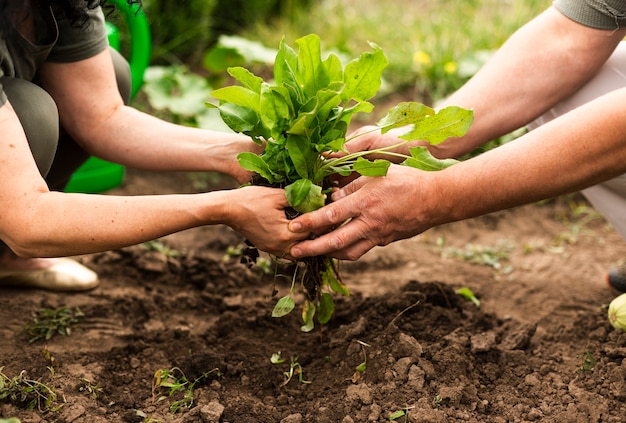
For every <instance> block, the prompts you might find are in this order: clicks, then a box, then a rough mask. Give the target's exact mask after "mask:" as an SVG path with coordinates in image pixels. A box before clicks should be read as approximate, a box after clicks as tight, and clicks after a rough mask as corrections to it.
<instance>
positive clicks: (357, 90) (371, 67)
mask: <svg viewBox="0 0 626 423" xmlns="http://www.w3.org/2000/svg"><path fill="white" fill-rule="evenodd" d="M370 46H372V48H373V49H374V51H373V52H366V53H363V54H361V56H359V58H358V59H355V60H352V61H350V62H349V63H348V64H347V65H346V68H345V70H344V75H343V81H344V82H345V84H346V86H345V88H344V89H343V91H342V93H341V98H342V100H344V101H346V100H350V99H353V100H356V101H366V100H369V99H370V98H372V97H374V96H375V95H376V93H377V92H378V89H379V88H380V83H381V77H382V74H383V69H385V67H386V66H387V63H388V62H387V57H385V54H384V53H383V51H382V49H381V48H380V47H379V46H377V45H376V44H374V43H370Z"/></svg>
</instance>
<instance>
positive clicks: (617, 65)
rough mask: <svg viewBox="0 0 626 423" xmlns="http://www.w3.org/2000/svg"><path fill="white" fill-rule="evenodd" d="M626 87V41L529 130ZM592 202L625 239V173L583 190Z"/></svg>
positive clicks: (531, 125)
mask: <svg viewBox="0 0 626 423" xmlns="http://www.w3.org/2000/svg"><path fill="white" fill-rule="evenodd" d="M624 87H626V42H622V43H620V45H619V46H618V47H617V49H616V50H615V52H614V53H613V55H612V56H611V57H610V58H609V60H608V61H607V62H606V63H605V64H604V66H603V67H602V68H601V69H600V71H599V72H598V74H597V75H596V76H595V77H594V78H593V79H592V80H591V81H589V82H588V83H587V84H586V85H585V86H583V87H582V88H581V89H580V90H579V91H577V92H576V93H575V94H574V95H572V96H571V97H569V98H567V99H566V100H564V101H562V102H561V103H559V104H557V105H556V106H554V107H553V108H552V109H550V110H548V111H547V112H546V113H545V114H544V115H543V116H541V117H539V118H538V119H536V120H535V121H534V122H532V123H531V124H529V125H528V128H529V129H530V130H532V129H534V128H537V127H539V126H541V125H543V124H545V123H547V122H549V121H551V120H552V119H554V118H556V117H558V116H561V115H563V114H565V113H567V112H569V111H570V110H573V109H575V108H576V107H579V106H581V105H583V104H585V103H587V102H589V101H591V100H593V99H595V98H597V97H600V96H601V95H603V94H607V93H609V92H611V91H614V90H617V89H620V88H624ZM582 193H583V194H584V196H585V197H586V198H587V199H588V200H589V202H590V203H591V204H592V205H593V206H594V208H595V209H596V210H598V211H599V212H600V213H602V215H603V216H604V217H605V218H606V220H607V221H608V222H609V223H610V224H611V225H612V226H613V228H615V230H616V231H617V233H619V234H620V235H621V236H622V238H624V239H626V174H624V175H621V176H619V177H617V178H614V179H611V180H609V181H607V182H604V183H601V184H598V185H595V186H593V187H590V188H587V189H585V190H583V191H582Z"/></svg>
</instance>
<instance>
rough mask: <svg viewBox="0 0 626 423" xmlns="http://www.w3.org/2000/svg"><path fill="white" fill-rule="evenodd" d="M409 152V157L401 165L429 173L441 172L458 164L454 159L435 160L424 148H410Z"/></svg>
mask: <svg viewBox="0 0 626 423" xmlns="http://www.w3.org/2000/svg"><path fill="white" fill-rule="evenodd" d="M409 151H410V152H411V157H410V158H408V159H406V160H405V161H404V162H403V163H402V164H403V165H406V166H409V167H414V168H417V169H421V170H426V171H429V172H431V171H436V170H443V169H445V168H447V167H450V166H452V165H453V164H456V163H458V162H459V161H458V160H455V159H437V158H435V157H434V156H433V155H432V154H430V151H428V148H426V147H411V148H409Z"/></svg>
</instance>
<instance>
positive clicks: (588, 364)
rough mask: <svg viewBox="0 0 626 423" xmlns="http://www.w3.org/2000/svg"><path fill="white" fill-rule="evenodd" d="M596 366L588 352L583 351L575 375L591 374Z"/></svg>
mask: <svg viewBox="0 0 626 423" xmlns="http://www.w3.org/2000/svg"><path fill="white" fill-rule="evenodd" d="M595 366H596V359H595V358H593V355H591V353H590V352H589V351H585V352H584V353H583V356H582V362H581V364H580V367H579V368H578V370H576V373H584V372H593V369H594V368H595Z"/></svg>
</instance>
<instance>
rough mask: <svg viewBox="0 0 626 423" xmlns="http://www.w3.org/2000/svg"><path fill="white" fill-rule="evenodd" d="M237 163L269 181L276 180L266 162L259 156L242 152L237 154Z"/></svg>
mask: <svg viewBox="0 0 626 423" xmlns="http://www.w3.org/2000/svg"><path fill="white" fill-rule="evenodd" d="M237 161H238V162H239V165H240V166H241V167H243V168H244V169H246V170H249V171H250V172H256V173H258V174H259V175H261V176H262V177H264V178H265V179H267V180H268V181H269V182H270V183H273V182H276V178H275V174H274V172H272V170H271V169H270V167H269V166H268V165H267V163H266V162H265V161H264V160H263V159H262V158H261V157H259V156H257V155H256V154H254V153H250V152H243V153H239V155H237Z"/></svg>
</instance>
